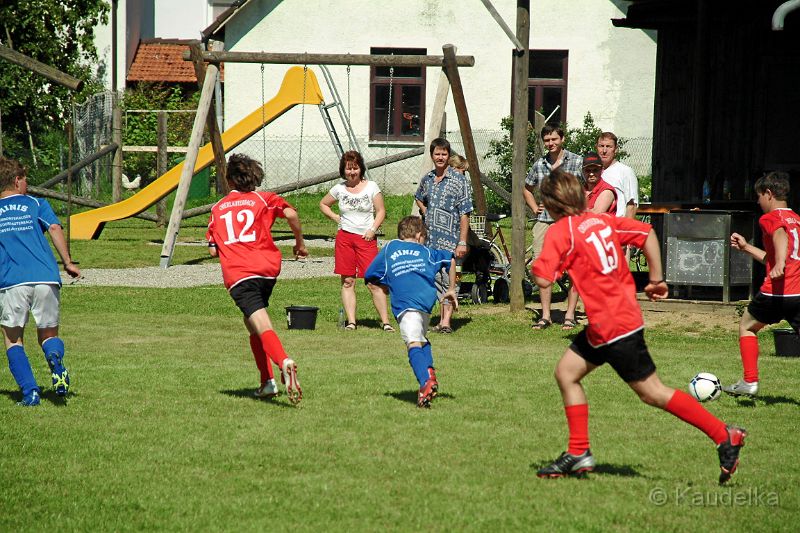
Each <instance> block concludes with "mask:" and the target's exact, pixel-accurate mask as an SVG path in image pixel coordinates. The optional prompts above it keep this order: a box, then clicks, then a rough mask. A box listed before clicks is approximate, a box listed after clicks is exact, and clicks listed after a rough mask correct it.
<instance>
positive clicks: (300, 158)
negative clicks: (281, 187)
mask: <svg viewBox="0 0 800 533" xmlns="http://www.w3.org/2000/svg"><path fill="white" fill-rule="evenodd" d="M307 78H308V65H303V100H302V104H303V107H302V109H301V110H300V155H299V156H298V157H297V183H298V185H299V184H300V165H301V163H302V162H303V127H304V122H305V117H306V106H305V104H306V80H307Z"/></svg>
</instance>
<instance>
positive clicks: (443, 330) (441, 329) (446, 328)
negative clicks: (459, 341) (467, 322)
mask: <svg viewBox="0 0 800 533" xmlns="http://www.w3.org/2000/svg"><path fill="white" fill-rule="evenodd" d="M438 328H439V329H437V330H436V331H438V332H439V333H453V328H451V327H450V326H438Z"/></svg>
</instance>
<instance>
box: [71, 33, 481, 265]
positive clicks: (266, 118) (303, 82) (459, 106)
mask: <svg viewBox="0 0 800 533" xmlns="http://www.w3.org/2000/svg"><path fill="white" fill-rule="evenodd" d="M442 51H443V55H441V56H431V55H372V54H369V55H367V54H309V53H303V54H281V53H266V52H223V51H214V50H212V51H203V50H200V49H199V48H198V49H194V50H190V51H189V52H186V53H185V54H184V60H187V61H188V60H191V61H193V62H194V64H195V71H196V72H197V74H198V76H197V78H198V81H200V80H202V91H201V95H200V101H199V103H198V107H197V113H196V115H195V121H194V126H193V128H192V134H191V138H190V142H189V146H188V150H187V153H186V158H185V159H184V161H183V162H182V163H180V164H179V165H177V166H175V167H173V168H172V169H170V170H169V171H168V172H167V173H166V174H164V175H163V176H161V177H160V178H158V179H156V180H155V181H154V182H152V183H151V184H150V185H148V186H147V187H145V188H144V189H142V190H141V191H140V192H139V193H137V194H136V195H134V196H132V197H130V198H128V199H126V200H123V201H122V202H118V203H116V204H112V205H109V206H106V207H103V208H100V209H95V210H92V211H86V212H84V213H79V214H77V215H74V216H73V217H71V218H70V227H71V229H72V236H73V238H76V239H95V238H97V237H99V234H100V232H101V231H102V228H103V225H104V224H105V223H106V222H108V221H112V220H120V219H122V218H127V217H130V216H135V215H137V214H139V213H141V212H142V211H144V210H146V209H147V208H148V207H150V206H151V205H153V204H154V203H156V202H157V201H158V200H159V199H160V198H162V197H163V196H165V195H167V194H169V193H170V192H172V191H173V190H176V189H177V191H176V195H175V201H174V203H173V208H172V213H171V216H170V220H169V225H168V227H167V232H166V235H165V238H164V244H163V247H162V251H161V262H160V264H161V266H162V267H163V268H167V267H169V266H170V264H171V261H172V255H173V252H174V247H175V243H176V241H177V236H178V232H179V230H180V223H181V220H182V219H183V218H188V217H190V216H197V215H199V214H203V213H207V212H209V211H210V209H211V207H212V206H211V205H209V206H202V207H199V208H195V209H190V210H185V209H184V207H185V205H186V199H187V196H188V192H189V186H190V185H191V180H192V176H193V175H194V174H195V173H197V172H199V171H201V170H203V169H204V168H206V167H207V166H209V165H210V164H211V163H212V162H215V163H216V166H217V172H218V173H221V175H222V176H224V174H225V152H226V151H229V150H232V149H233V148H235V147H236V146H238V145H239V144H240V143H241V142H243V141H244V140H246V139H247V138H250V137H251V136H252V135H253V134H255V133H256V132H257V131H258V129H259V128H260V129H261V132H262V137H261V140H262V145H263V148H262V150H263V155H264V158H265V159H266V134H265V133H264V126H266V124H268V123H269V122H271V121H272V120H275V119H276V118H277V117H279V116H280V115H282V114H283V113H285V112H286V111H288V109H289V108H291V107H293V106H294V105H298V104H316V105H317V106H318V107H319V109H320V112H321V114H322V118H323V122H324V123H325V126H326V128H327V130H328V133H329V135H330V137H331V141H332V143H333V145H334V147H335V149H336V152H337V155H338V156H341V154H342V153H343V151H344V149H343V146H342V143H341V141H340V139H339V136H338V133H337V132H336V129H335V128H334V127H333V122H332V120H331V116H330V113H329V109H331V108H335V109H336V110H337V111H338V113H339V115H340V118H341V121H342V123H344V125H345V130H346V133H347V136H348V142H349V145H350V148H351V149H355V150H358V149H359V148H358V143H357V140H356V138H355V135H354V133H353V131H352V128H351V127H350V123H349V115H350V113H349V111H350V110H349V107H350V67H351V66H379V67H389V69H390V70H389V72H390V84H389V105H388V106H387V107H388V113H389V116H387V132H386V136H387V139H388V137H389V133H390V132H389V124H390V119H391V112H392V107H393V106H392V102H391V93H392V90H393V82H394V75H393V74H394V68H395V67H408V66H410V67H440V68H441V69H442V72H441V75H440V78H439V84H438V87H437V96H436V99H435V101H434V105H433V109H432V111H431V113H430V114H429V117H430V120H429V125H428V128H427V130H426V132H427V133H426V138H425V144H424V146H427V145H428V144H430V141H431V140H432V139H433V138H434V137H436V136H438V134H439V132H440V131H441V125H442V121H443V116H444V108H445V104H446V101H447V95H448V94H449V93H450V92H451V91H452V93H453V100H454V104H455V108H456V113H457V115H458V120H459V126H460V128H461V134H462V139H463V141H464V149H465V152H466V156H467V159H468V161H469V164H470V168H472V169H474V170H475V171H474V172H471V173H470V176H471V179H472V186H473V190H474V194H475V200H476V208H477V211H478V212H479V213H486V201H485V197H484V194H483V188H482V186H481V181H480V176H481V173H480V170H479V169H480V167H479V160H478V157H477V153H476V151H475V144H474V141H473V138H472V130H471V127H470V123H469V115H468V113H467V107H466V102H465V100H464V93H463V90H462V87H461V79H460V74H459V71H458V67H471V66H474V64H475V59H474V57H472V56H456V53H455V47H454V46H453V45H445V46H443V47H442ZM223 62H228V63H259V64H261V99H262V106H261V107H260V108H259V109H258V110H256V111H254V112H253V113H251V114H250V115H248V116H247V117H245V118H244V119H242V120H241V121H239V122H238V123H237V124H235V125H234V126H232V127H230V128H229V129H227V130H226V131H225V132H224V133H220V132H219V131H218V130H217V128H216V119H215V118H214V116H213V115H214V108H213V106H212V105H211V103H212V98H213V94H214V91H213V89H214V82H215V80H216V78H217V76H218V73H219V64H220V63H223ZM268 63H269V64H289V65H303V67H297V66H295V67H292V68H290V69H289V71H288V72H287V74H286V77H285V78H284V81H283V84H282V85H281V89H280V90H279V92H278V94H277V95H276V97H275V98H273V99H272V100H271V101H270V102H264V100H265V94H264V65H265V64H268ZM308 65H319V67H320V70H321V72H322V73H323V77H324V79H325V80H326V82H327V85H328V88H329V90H330V93H331V98H332V102H330V103H328V104H326V103H325V102H324V98H323V96H322V93H321V90H320V87H319V83H318V81H317V78H316V75H315V74H314V72H313V71H311V70H310V69H309V68H308ZM329 65H341V66H346V67H347V107H348V109H347V110H345V108H344V105H343V104H342V102H341V99H340V97H339V94H338V91H337V90H336V86H335V84H334V83H333V80H332V77H331V75H330V73H329V71H328V69H327V66H329ZM289 93H291V95H290V94H289ZM276 100H279V102H277V103H276ZM270 104H273V105H272V106H270ZM204 123H206V124H207V125H208V128H209V133H210V137H211V142H210V143H208V144H206V145H205V146H202V147H201V146H200V143H201V141H202V137H203V132H204V129H205V128H204ZM304 127H305V105H304V106H303V107H302V108H301V114H300V146H299V150H300V153H299V157H298V162H297V176H296V180H295V183H294V184H290V185H283V186H280V187H275V188H272V189H270V190H272V191H273V192H276V193H278V194H281V193H285V192H288V191H291V190H297V189H301V188H304V187H309V186H312V185H317V184H320V183H324V182H326V181H329V180H331V179H335V178H336V177H338V172H332V173H328V174H325V175H322V176H316V177H314V178H308V179H303V180H301V179H300V173H301V166H302V150H303V135H304ZM424 146H423V147H420V148H416V149H412V150H407V151H404V152H401V153H399V154H393V155H391V156H389V155H388V144H387V147H386V150H385V152H384V157H383V158H381V159H378V160H375V161H370V162H368V163H367V167H368V168H372V169H375V168H378V167H380V166H383V167H384V179H385V175H386V165H388V164H389V163H392V162H395V161H400V160H403V159H407V158H409V157H415V156H417V155H420V154H422V155H423V156H424V157H423V160H424V162H423V168H424V171H425V172H427V170H429V169H430V165H431V162H430V159H429V158H428V157H427V150H425V148H424ZM222 181H223V183H224V182H225V180H222Z"/></svg>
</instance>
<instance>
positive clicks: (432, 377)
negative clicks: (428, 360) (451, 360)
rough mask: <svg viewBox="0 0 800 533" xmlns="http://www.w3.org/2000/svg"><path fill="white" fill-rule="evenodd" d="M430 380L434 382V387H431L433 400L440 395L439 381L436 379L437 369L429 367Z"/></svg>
mask: <svg viewBox="0 0 800 533" xmlns="http://www.w3.org/2000/svg"><path fill="white" fill-rule="evenodd" d="M428 379H430V380H433V386H432V387H431V398H436V396H437V395H438V394H439V380H438V379H436V369H435V368H433V367H432V366H429V367H428Z"/></svg>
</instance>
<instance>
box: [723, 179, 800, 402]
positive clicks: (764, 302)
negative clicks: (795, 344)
mask: <svg viewBox="0 0 800 533" xmlns="http://www.w3.org/2000/svg"><path fill="white" fill-rule="evenodd" d="M755 190H756V194H758V206H759V207H760V208H761V210H762V211H764V215H762V216H761V218H760V219H759V220H758V225H759V226H761V234H762V236H763V242H764V248H765V249H766V250H762V249H760V248H756V247H755V246H753V245H751V244H748V243H747V241H746V240H745V238H744V237H742V236H741V235H739V234H738V233H734V234H733V235H731V246H733V247H734V248H738V249H739V250H742V251H743V252H745V253H748V254H750V255H751V256H753V258H754V259H755V260H756V261H759V262H761V263H764V264H766V267H767V268H766V270H767V275H766V276H765V277H764V283H763V284H762V285H761V289H759V291H758V294H756V295H755V297H754V298H753V301H752V302H750V304H749V305H748V306H747V310H746V311H745V312H744V314H743V315H742V320H741V321H740V322H739V352H740V355H741V357H742V367H743V368H744V376H743V379H741V380H739V381H737V382H736V383H734V384H733V385H729V386H726V387H722V390H724V391H725V392H727V393H728V394H731V395H733V396H750V397H752V396H755V395H756V394H757V393H758V337H757V336H756V334H757V333H758V332H759V331H760V330H761V328H763V327H764V326H766V325H767V324H775V323H777V322H780V321H781V320H783V319H784V318H785V319H786V320H787V321H788V322H789V324H790V325H791V326H792V328H793V329H794V330H795V332H797V331H798V328H800V253H798V252H799V251H800V216H798V215H797V213H795V212H794V211H792V210H791V209H789V207H788V206H787V204H786V199H787V198H788V197H789V175H788V174H787V173H785V172H770V173H769V174H767V175H766V176H763V177H762V178H759V179H758V181H756V185H755Z"/></svg>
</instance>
